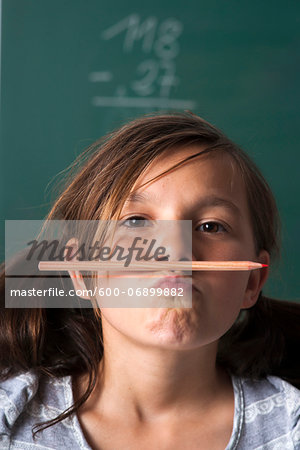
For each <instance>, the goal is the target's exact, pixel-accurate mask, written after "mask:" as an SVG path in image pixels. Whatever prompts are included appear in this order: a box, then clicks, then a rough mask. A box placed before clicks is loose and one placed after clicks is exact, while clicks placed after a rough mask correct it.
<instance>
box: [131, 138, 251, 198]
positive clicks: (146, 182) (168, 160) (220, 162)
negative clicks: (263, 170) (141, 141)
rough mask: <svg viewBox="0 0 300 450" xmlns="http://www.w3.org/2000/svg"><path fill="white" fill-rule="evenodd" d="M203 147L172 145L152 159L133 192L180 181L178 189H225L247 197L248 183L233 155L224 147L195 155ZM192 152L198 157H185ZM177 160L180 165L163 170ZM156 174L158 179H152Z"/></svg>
mask: <svg viewBox="0 0 300 450" xmlns="http://www.w3.org/2000/svg"><path fill="white" fill-rule="evenodd" d="M202 150H203V148H201V147H200V146H187V147H184V148H179V149H176V148H174V149H169V150H168V151H166V152H165V153H164V154H162V155H160V156H159V157H157V158H155V160H154V161H152V163H151V164H150V166H149V167H148V168H147V169H146V171H145V172H144V173H143V174H142V175H141V176H140V177H139V178H138V180H137V181H136V183H135V184H134V186H133V188H132V192H140V193H141V192H146V190H147V191H149V192H150V191H151V192H152V191H153V192H155V191H159V190H162V189H163V190H164V191H168V190H169V191H170V190H172V191H174V188H175V187H176V185H177V189H176V190H177V191H178V193H180V192H181V191H182V189H184V190H185V192H186V193H189V195H193V193H195V194H196V193H198V192H199V191H204V190H206V191H222V192H223V193H224V195H225V194H227V195H228V196H230V197H235V198H236V199H237V200H238V199H239V200H240V201H246V189H245V184H244V182H243V179H242V176H241V173H240V171H239V170H238V167H237V165H236V163H235V161H234V159H233V158H232V157H230V155H228V154H227V153H225V151H222V150H221V151H219V150H218V151H213V152H208V153H206V154H203V155H198V156H196V155H197V154H199V153H200V152H201V151H202ZM192 156H195V157H193V158H192V159H191V160H188V161H185V159H186V158H189V157H192ZM176 164H179V165H178V167H176V168H174V169H172V170H171V171H169V172H168V173H166V174H163V172H164V171H168V170H169V169H171V168H172V167H173V166H174V165H176ZM156 177H158V178H156ZM153 178H156V179H155V180H153V181H152V179H153ZM131 198H132V196H131ZM128 200H130V198H129V199H128Z"/></svg>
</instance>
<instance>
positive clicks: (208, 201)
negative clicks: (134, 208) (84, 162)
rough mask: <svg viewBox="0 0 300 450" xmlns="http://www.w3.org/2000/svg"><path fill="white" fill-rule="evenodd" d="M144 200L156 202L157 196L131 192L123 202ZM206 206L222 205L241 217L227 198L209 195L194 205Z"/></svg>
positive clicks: (235, 206) (236, 208) (142, 201)
mask: <svg viewBox="0 0 300 450" xmlns="http://www.w3.org/2000/svg"><path fill="white" fill-rule="evenodd" d="M146 202H154V203H158V198H157V197H156V196H152V195H150V194H147V193H139V192H132V193H131V194H129V196H128V198H127V200H126V202H125V205H126V206H127V205H128V204H129V203H146ZM208 206H223V207H224V208H226V209H228V210H230V211H231V212H233V213H234V214H235V215H238V216H240V217H242V214H241V211H240V209H239V208H238V206H237V205H236V204H235V203H233V202H232V201H231V200H229V199H226V198H222V197H217V196H215V195H209V196H207V197H205V198H203V199H201V200H200V201H199V203H198V204H197V205H196V206H195V208H205V207H208Z"/></svg>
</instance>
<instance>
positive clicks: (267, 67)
mask: <svg viewBox="0 0 300 450" xmlns="http://www.w3.org/2000/svg"><path fill="white" fill-rule="evenodd" d="M299 13H300V3H299V2H296V1H289V0H287V1H286V2H284V3H282V2H274V1H271V0H267V1H264V2H262V1H261V0H259V1H258V0H253V1H251V2H249V1H247V2H245V1H239V2H238V1H230V0H229V1H222V0H218V1H216V0H211V1H209V2H207V1H204V0H189V1H187V2H182V1H177V0H165V1H161V0H160V1H158V0H152V1H151V2H141V1H136V0H132V1H128V2H124V1H121V0H116V1H115V2H111V1H106V0H102V1H100V0H88V1H86V0H51V1H49V0H47V1H46V0H3V1H2V32H1V39H2V54H1V64H2V73H1V129H2V136H1V139H2V141H1V151H2V156H1V184H2V191H1V192H2V194H1V195H2V214H1V218H2V219H23V220H24V219H42V218H43V217H44V216H45V214H46V212H47V211H48V209H49V206H50V202H51V196H50V194H49V192H50V191H51V186H53V185H54V184H55V181H56V175H57V174H58V173H59V172H61V171H62V170H63V169H64V168H65V167H66V166H68V165H69V164H70V163H71V162H72V161H73V160H74V158H75V157H76V156H77V155H78V154H79V153H80V152H81V151H82V150H83V149H84V148H85V147H87V145H89V144H90V143H91V142H93V141H94V140H95V139H97V138H98V137H100V136H101V135H103V134H104V133H106V132H107V131H110V130H112V129H114V128H116V127H117V126H119V125H120V124H121V123H124V122H125V121H126V120H128V119H131V118H134V117H136V116H139V115H141V114H144V113H146V112H151V111H154V110H165V109H178V110H182V109H190V110H192V111H194V112H196V113H198V114H199V115H201V116H203V117H204V118H206V119H207V120H208V121H210V122H212V123H213V124H215V125H217V126H218V127H219V128H221V129H222V130H223V131H225V133H226V134H227V135H229V136H230V137H231V138H232V139H233V140H235V141H236V142H237V143H238V144H240V145H241V146H242V147H243V148H244V149H246V150H247V151H248V153H249V154H250V155H251V156H252V157H253V159H254V160H255V161H256V163H257V164H258V165H259V166H260V168H261V169H262V171H263V173H264V174H265V176H266V178H267V180H268V181H269V183H270V185H271V187H272V189H273V191H274V193H275V196H276V198H277V202H278V206H279V210H280V213H281V217H282V223H283V260H282V264H281V266H280V268H279V269H278V271H277V272H276V273H274V274H273V276H272V277H271V278H270V280H269V282H268V285H267V288H266V292H267V293H269V294H270V295H273V296H277V297H279V298H287V299H295V300H296V299H299V297H300V283H299V271H300V264H299V262H298V261H299V255H300V243H299V229H300V207H299V206H300V201H299V193H300V177H299V164H300V152H299V149H298V145H299V144H298V140H299V139H298V129H299V103H300V86H299V81H298V80H299V78H300V77H299V76H300V73H299V69H300V61H299V40H300V27H299V20H297V17H299ZM49 183H50V184H49Z"/></svg>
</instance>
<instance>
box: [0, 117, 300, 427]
mask: <svg viewBox="0 0 300 450" xmlns="http://www.w3.org/2000/svg"><path fill="white" fill-rule="evenodd" d="M188 145H198V146H199V153H197V154H194V155H192V156H189V157H188V158H186V159H185V160H184V161H187V160H190V159H193V158H196V157H198V156H199V155H200V154H201V155H204V154H206V155H207V156H208V157H209V156H210V155H215V154H218V153H221V152H225V153H226V154H227V155H229V156H230V158H231V161H232V162H233V166H234V167H235V169H236V170H238V171H239V173H240V174H241V176H242V178H243V181H244V185H245V189H246V194H247V200H248V206H249V211H250V216H251V220H252V229H253V236H254V240H255V247H256V251H257V252H259V251H260V250H262V249H264V250H267V251H268V252H269V254H270V255H271V261H273V262H274V261H276V259H278V258H279V254H280V221H279V216H278V212H277V207H276V202H275V199H274V197H273V194H272V192H271V190H270V188H269V186H268V184H267V182H266V181H265V179H264V177H263V175H262V174H261V172H260V170H259V169H258V167H257V166H256V165H255V164H254V162H253V161H252V160H251V159H250V158H249V157H248V155H247V154H246V153H245V152H244V151H243V150H241V149H240V148H239V147H238V146H237V145H236V144H234V143H233V142H232V141H231V140H230V139H228V138H227V137H226V136H225V135H224V134H223V133H222V132H221V131H220V130H218V129H217V128H215V127H214V126H212V125H211V124H209V123H208V122H206V121H205V120H203V119H202V118H200V117H198V116H196V115H194V114H192V113H187V112H186V113H171V114H164V115H162V114H159V115H149V116H144V117H142V118H139V119H137V120H134V121H132V122H130V123H128V124H126V125H124V126H123V127H122V128H120V129H118V130H117V131H115V132H113V133H111V134H109V135H107V136H106V137H104V138H102V139H101V140H99V141H97V142H96V143H94V144H93V145H92V146H91V147H89V148H88V149H87V150H86V151H85V152H84V153H83V154H82V155H81V156H80V157H79V158H78V159H77V160H76V161H75V163H74V164H73V166H72V168H71V171H70V172H71V175H70V176H69V178H67V180H66V187H65V188H64V190H63V191H62V193H61V195H60V196H59V197H58V198H57V200H56V201H55V203H54V205H53V208H52V209H51V211H50V213H49V215H48V216H47V218H46V222H47V221H50V220H109V219H118V217H119V214H120V212H121V209H122V207H123V205H124V202H125V200H126V198H127V197H128V194H129V193H130V191H131V189H132V187H133V185H134V183H135V181H136V180H137V179H138V178H139V177H140V175H141V174H142V173H144V171H145V170H147V168H148V167H149V165H150V164H151V163H152V162H153V161H154V160H155V158H156V157H158V156H159V155H161V154H163V153H165V152H167V151H176V149H179V148H182V147H184V146H188ZM184 161H181V162H179V163H178V164H176V166H173V167H172V168H170V169H168V170H167V171H165V172H163V173H161V174H160V175H159V176H162V175H163V174H165V173H167V172H169V170H171V169H173V168H175V167H177V166H178V165H180V164H182V163H183V162H184ZM155 178H156V177H155ZM4 277H5V274H4V271H3V273H2V275H1V280H0V284H1V286H0V288H1V293H2V294H3V293H4ZM3 297H4V294H3V295H2V297H1V298H2V302H4V300H3ZM3 304H4V303H3ZM3 304H2V309H1V314H0V371H1V373H2V375H1V376H2V378H5V377H6V378H7V377H10V376H12V375H14V374H16V373H18V372H20V371H26V370H29V369H34V370H35V371H36V372H37V374H40V375H42V374H45V375H47V376H53V377H61V376H66V375H71V376H73V377H76V376H79V375H81V374H88V376H89V380H88V385H87V388H86V390H85V392H84V393H83V395H82V396H81V397H80V398H78V399H77V400H76V402H75V403H74V404H73V405H72V406H71V407H70V408H69V409H68V410H66V411H64V412H63V413H62V414H60V415H59V416H57V417H56V418H55V419H53V420H50V421H48V422H44V423H43V424H37V430H38V431H39V430H41V429H44V428H46V427H48V426H50V425H53V424H55V423H57V422H58V421H61V420H63V419H64V418H66V417H68V416H69V415H70V414H72V413H74V412H75V411H76V410H77V409H78V408H79V407H80V406H81V405H82V404H83V403H84V402H85V401H86V400H87V398H88V397H89V395H90V394H91V392H92V390H93V388H94V386H95V384H96V381H97V373H98V366H99V362H100V361H101V358H102V356H103V340H102V327H101V311H100V312H99V310H97V309H88V308H82V309H81V308H80V307H79V308H73V309H60V310H59V311H58V310H55V309H46V308H44V309H43V308H36V309H5V308H4V307H3ZM299 317H300V307H299V305H298V304H296V303H292V302H288V301H280V300H275V299H270V298H267V297H265V296H264V295H263V293H262V292H260V295H259V299H258V301H257V303H256V304H255V306H253V307H252V308H250V309H248V310H243V311H242V312H241V313H240V315H239V317H238V319H237V320H236V322H235V323H234V325H233V326H232V327H231V329H230V330H229V331H228V332H227V333H226V334H225V335H224V336H223V337H222V338H221V339H220V342H219V348H218V354H217V362H218V363H219V364H221V365H223V366H224V367H226V368H227V369H228V370H230V371H231V372H232V373H233V374H236V375H239V376H247V377H255V378H261V377H264V376H266V375H268V374H270V375H276V376H279V377H282V378H284V379H286V380H287V381H289V382H291V383H293V384H294V385H296V386H298V387H299V386H300V367H299V363H298V361H297V359H296V357H295V355H296V352H297V346H298V339H299V331H296V330H297V329H298V328H297V326H298V324H299ZM36 432H37V431H36Z"/></svg>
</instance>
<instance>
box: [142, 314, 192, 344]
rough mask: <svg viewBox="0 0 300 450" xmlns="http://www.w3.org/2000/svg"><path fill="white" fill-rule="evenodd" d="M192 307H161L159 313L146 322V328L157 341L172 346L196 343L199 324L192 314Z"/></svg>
mask: <svg viewBox="0 0 300 450" xmlns="http://www.w3.org/2000/svg"><path fill="white" fill-rule="evenodd" d="M191 312H192V309H191V308H159V309H158V310H157V314H156V315H154V317H151V319H149V320H148V321H147V323H146V329H147V331H149V332H150V334H151V335H152V337H155V341H156V342H159V343H160V344H161V345H163V344H164V345H166V346H168V347H170V346H171V347H172V348H184V347H185V346H190V345H192V344H193V343H194V344H195V341H196V337H197V333H199V324H198V326H197V323H196V322H195V318H193V315H192V314H191Z"/></svg>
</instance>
